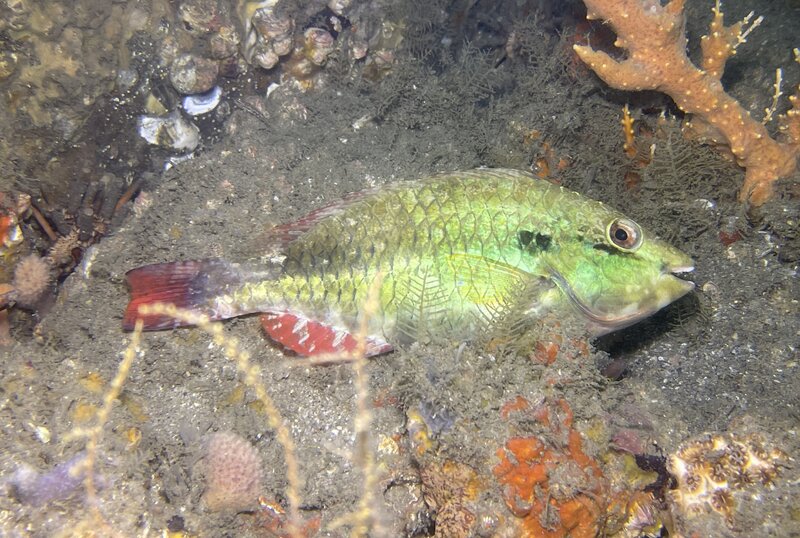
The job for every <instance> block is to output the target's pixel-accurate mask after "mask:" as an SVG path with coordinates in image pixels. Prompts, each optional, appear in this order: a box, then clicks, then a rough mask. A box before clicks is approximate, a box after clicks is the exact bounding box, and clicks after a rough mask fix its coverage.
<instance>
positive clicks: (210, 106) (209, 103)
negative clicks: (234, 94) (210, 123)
mask: <svg viewBox="0 0 800 538" xmlns="http://www.w3.org/2000/svg"><path fill="white" fill-rule="evenodd" d="M221 100H222V88H220V87H219V86H214V87H213V88H211V89H210V90H208V91H207V92H205V93H196V94H194V95H187V96H185V97H184V98H183V101H182V103H181V105H182V106H183V109H184V110H185V111H186V112H187V113H188V114H190V115H192V116H200V115H202V114H207V113H209V112H211V111H212V110H214V109H215V108H217V105H218V104H219V102H220V101H221Z"/></svg>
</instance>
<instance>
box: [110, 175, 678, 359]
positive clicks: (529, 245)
mask: <svg viewBox="0 0 800 538" xmlns="http://www.w3.org/2000/svg"><path fill="white" fill-rule="evenodd" d="M270 238H271V250H272V251H271V252H270V253H269V254H267V253H264V256H263V257H262V258H261V259H259V260H253V261H248V262H243V263H235V262H232V261H228V260H224V259H203V260H192V261H178V262H172V263H160V264H154V265H146V266H143V267H139V268H137V269H133V270H132V271H129V272H128V273H127V281H128V284H129V286H130V289H131V301H130V303H129V305H128V307H127V309H126V311H125V315H124V321H123V324H124V327H125V328H126V329H128V330H130V329H132V328H133V326H134V324H135V321H136V319H137V318H142V319H143V323H144V328H145V329H146V330H158V329H168V328H173V327H177V326H179V325H180V324H181V323H180V322H178V321H176V320H174V319H172V318H169V317H166V316H161V315H145V316H142V315H140V314H139V311H138V309H139V307H140V306H141V305H144V304H148V303H153V302H156V301H160V302H167V303H173V304H175V305H176V306H178V307H181V308H186V309H190V310H192V311H194V312H197V313H202V314H205V315H207V316H208V317H209V318H210V319H212V320H220V319H227V318H231V317H235V316H241V315H245V314H251V313H261V314H262V317H261V320H262V325H263V327H264V329H265V331H266V333H267V334H268V335H269V337H271V338H272V339H273V340H275V341H276V342H278V343H280V344H282V345H283V346H284V347H285V348H287V349H288V350H291V351H294V352H295V353H297V354H299V355H302V356H310V355H317V354H323V353H335V352H342V351H351V350H353V349H354V348H355V347H356V344H357V339H356V333H357V331H358V328H359V320H360V317H361V316H364V315H365V313H364V308H365V307H364V305H365V302H366V300H367V297H368V294H369V290H370V285H371V283H372V282H373V281H374V280H375V279H376V277H379V278H380V286H379V289H378V291H377V299H378V308H377V311H374V310H375V309H373V311H371V312H369V316H365V317H368V318H369V319H367V320H366V322H367V329H368V337H367V354H368V355H376V354H380V353H385V352H388V351H390V350H392V349H393V347H395V346H396V345H398V344H401V343H405V342H410V341H430V340H432V339H442V338H445V339H453V340H454V341H455V340H456V339H468V338H469V337H470V336H471V335H475V334H478V333H479V332H480V331H485V330H487V329H488V330H490V329H491V327H492V326H493V325H494V324H498V323H501V322H504V321H507V320H508V318H509V317H510V316H514V317H518V318H520V320H519V321H522V322H523V323H524V322H525V321H527V320H530V321H534V320H536V319H537V318H540V317H542V316H545V315H547V314H548V313H552V312H557V311H559V309H561V310H565V311H570V312H572V313H574V314H577V317H578V319H580V320H582V323H584V324H585V329H586V331H588V333H589V334H590V335H601V334H605V333H608V332H611V331H614V330H617V329H620V328H622V327H626V326H628V325H631V324H633V323H636V322H637V321H639V320H641V319H643V318H645V317H647V316H650V315H651V314H653V313H654V312H656V311H657V310H659V309H661V308H663V307H664V306H666V305H668V304H669V303H671V302H673V301H675V300H676V299H678V298H679V297H681V296H683V295H684V294H686V293H687V292H689V291H690V290H692V289H693V287H694V284H693V283H692V282H690V281H687V280H684V279H682V278H679V277H678V276H677V275H676V274H678V273H685V272H689V271H692V269H693V263H692V260H691V258H689V257H688V256H687V255H686V254H684V253H683V252H681V251H680V250H678V249H677V248H675V247H673V246H670V245H669V244H667V243H665V242H663V241H661V240H659V239H657V238H656V237H655V236H653V235H652V234H650V233H649V232H648V231H646V230H644V229H643V228H642V227H641V226H639V225H638V224H637V223H636V222H634V221H633V220H631V219H630V218H628V217H626V216H625V215H623V214H622V213H620V212H619V211H616V210H614V209H612V208H610V207H608V206H606V205H604V204H603V203H601V202H598V201H594V200H591V199H589V198H586V197H584V196H582V195H580V194H578V193H575V192H571V191H570V190H568V189H565V188H564V187H562V186H558V185H554V184H551V183H549V182H547V181H545V180H541V179H537V178H535V177H533V176H531V175H530V174H527V173H523V172H519V171H514V170H503V169H477V170H471V171H465V172H455V173H447V174H442V175H438V176H434V177H430V178H427V179H422V180H417V181H403V182H398V183H395V184H392V185H389V186H384V187H380V188H377V189H371V190H366V191H362V192H359V193H355V194H351V195H349V196H347V197H345V198H344V199H343V200H342V201H340V202H337V203H334V204H332V205H329V206H326V207H323V208H321V209H318V210H316V211H314V212H312V213H310V214H309V215H307V216H306V217H304V218H302V219H300V220H298V221H296V222H293V223H290V224H285V225H281V226H278V227H276V228H274V229H273V230H272V232H271V234H270ZM373 293H375V292H373Z"/></svg>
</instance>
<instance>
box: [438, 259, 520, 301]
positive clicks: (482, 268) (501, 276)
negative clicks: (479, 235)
mask: <svg viewBox="0 0 800 538" xmlns="http://www.w3.org/2000/svg"><path fill="white" fill-rule="evenodd" d="M448 262H449V265H450V269H451V270H452V272H453V274H454V276H455V284H456V288H457V289H458V292H459V294H460V295H461V296H462V297H464V298H465V299H466V300H468V301H469V302H471V303H474V304H476V305H502V304H505V303H507V302H509V301H511V300H513V298H514V296H515V291H516V290H519V289H521V288H522V287H524V286H525V284H526V283H527V282H528V281H529V280H530V278H531V275H530V274H528V273H526V272H525V271H523V270H521V269H518V268H516V267H514V266H512V265H509V264H507V263H503V262H500V261H497V260H492V259H490V258H486V257H484V256H481V255H478V254H468V253H457V254H453V255H451V256H450V258H449V259H448Z"/></svg>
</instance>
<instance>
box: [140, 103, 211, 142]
mask: <svg viewBox="0 0 800 538" xmlns="http://www.w3.org/2000/svg"><path fill="white" fill-rule="evenodd" d="M136 123H137V126H138V130H139V136H141V137H142V138H144V139H145V140H147V141H148V142H149V143H151V144H153V145H156V146H162V147H166V148H172V149H177V150H181V151H192V150H194V149H195V148H196V147H197V145H198V144H199V143H200V130H199V129H198V128H197V126H196V125H195V124H194V123H192V122H190V121H188V120H186V119H184V118H183V116H181V115H180V114H179V113H178V112H173V113H171V114H168V115H166V116H149V115H147V114H144V115H141V116H139V118H138V120H137V122H136Z"/></svg>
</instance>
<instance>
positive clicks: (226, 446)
mask: <svg viewBox="0 0 800 538" xmlns="http://www.w3.org/2000/svg"><path fill="white" fill-rule="evenodd" d="M205 475H206V489H205V492H204V493H203V501H205V503H206V506H207V507H208V508H209V509H210V510H213V511H225V512H228V511H230V512H238V511H241V510H247V509H248V508H252V507H253V506H254V505H255V504H256V502H257V501H258V496H259V495H260V494H261V485H262V480H263V469H262V463H261V457H260V456H259V454H258V452H257V451H256V449H255V448H254V447H253V445H251V444H250V443H249V442H247V440H246V439H244V438H242V437H240V436H239V435H236V434H235V433H232V432H218V433H215V434H213V435H211V436H210V438H209V439H208V442H207V444H206V456H205Z"/></svg>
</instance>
